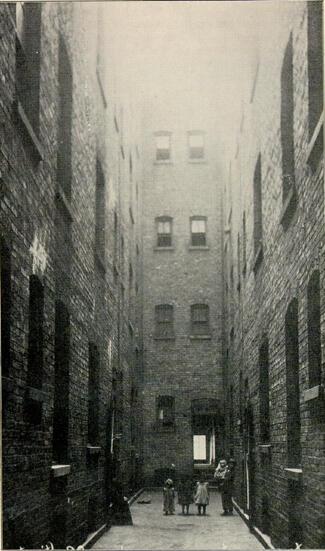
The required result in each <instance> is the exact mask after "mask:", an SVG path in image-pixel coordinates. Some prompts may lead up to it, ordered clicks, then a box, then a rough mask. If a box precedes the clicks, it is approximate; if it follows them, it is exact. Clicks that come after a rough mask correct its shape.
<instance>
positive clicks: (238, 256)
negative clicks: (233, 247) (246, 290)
mask: <svg viewBox="0 0 325 551" xmlns="http://www.w3.org/2000/svg"><path fill="white" fill-rule="evenodd" d="M240 262H241V242H240V234H239V233H238V235H237V277H238V281H237V290H238V292H240V280H241V267H240Z"/></svg>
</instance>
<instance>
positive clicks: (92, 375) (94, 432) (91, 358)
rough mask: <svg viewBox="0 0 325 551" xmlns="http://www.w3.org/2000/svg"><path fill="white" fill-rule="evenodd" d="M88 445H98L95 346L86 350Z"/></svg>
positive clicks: (97, 387) (97, 376) (97, 354)
mask: <svg viewBox="0 0 325 551" xmlns="http://www.w3.org/2000/svg"><path fill="white" fill-rule="evenodd" d="M88 370H89V375H88V376H89V379H88V443H89V444H91V445H93V446H96V445H98V437H99V432H98V420H99V411H98V410H99V351H98V348H97V346H96V345H95V344H93V343H89V348H88Z"/></svg>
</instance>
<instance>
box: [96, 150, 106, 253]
mask: <svg viewBox="0 0 325 551" xmlns="http://www.w3.org/2000/svg"><path fill="white" fill-rule="evenodd" d="M95 220H96V221H95V250H96V253H97V254H98V255H99V256H100V257H101V258H102V259H104V258H105V178H104V173H103V169H102V165H101V163H100V162H99V161H98V160H97V164H96V213H95Z"/></svg>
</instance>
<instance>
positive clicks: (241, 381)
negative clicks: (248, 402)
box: [239, 372, 243, 432]
mask: <svg viewBox="0 0 325 551" xmlns="http://www.w3.org/2000/svg"><path fill="white" fill-rule="evenodd" d="M239 420H240V432H242V429H243V373H242V372H240V374H239Z"/></svg>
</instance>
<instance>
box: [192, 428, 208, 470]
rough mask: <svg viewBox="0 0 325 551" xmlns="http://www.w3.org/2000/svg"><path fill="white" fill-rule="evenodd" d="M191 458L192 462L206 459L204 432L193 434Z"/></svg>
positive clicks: (203, 461)
mask: <svg viewBox="0 0 325 551" xmlns="http://www.w3.org/2000/svg"><path fill="white" fill-rule="evenodd" d="M193 459H194V462H202V463H205V462H206V461H207V437H206V435H205V434H194V435H193Z"/></svg>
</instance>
